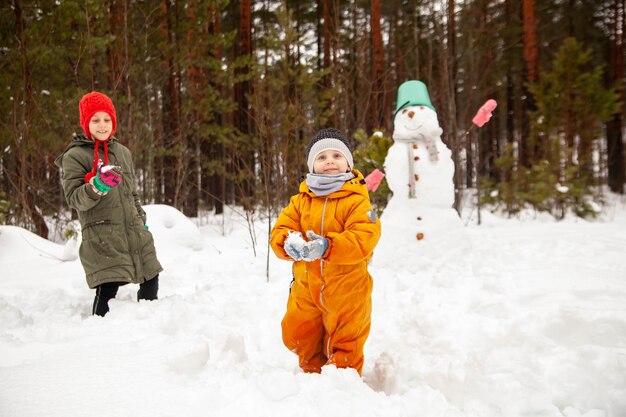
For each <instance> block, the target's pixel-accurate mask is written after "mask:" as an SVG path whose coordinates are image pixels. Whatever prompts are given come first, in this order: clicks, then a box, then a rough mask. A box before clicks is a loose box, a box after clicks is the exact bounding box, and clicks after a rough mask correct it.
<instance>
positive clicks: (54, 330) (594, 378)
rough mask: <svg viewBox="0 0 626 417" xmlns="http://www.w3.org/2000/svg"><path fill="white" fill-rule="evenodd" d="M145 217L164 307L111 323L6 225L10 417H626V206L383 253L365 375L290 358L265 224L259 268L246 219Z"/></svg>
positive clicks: (2, 405) (2, 374)
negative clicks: (305, 369) (314, 367)
mask: <svg viewBox="0 0 626 417" xmlns="http://www.w3.org/2000/svg"><path fill="white" fill-rule="evenodd" d="M146 211H147V212H148V219H149V225H150V230H151V231H152V232H153V233H154V235H155V239H156V243H157V250H158V255H159V258H160V260H161V262H162V264H163V265H164V267H165V271H164V272H163V273H162V274H161V280H160V283H161V289H160V294H159V295H160V299H159V300H158V301H155V302H141V303H137V302H135V301H134V299H135V294H136V291H137V286H133V285H129V286H125V287H122V288H120V291H119V293H118V297H117V299H116V300H114V301H112V302H111V312H110V313H109V314H108V315H107V316H106V317H105V318H100V317H93V316H91V315H90V312H91V303H92V300H93V291H92V290H89V289H88V287H87V285H86V283H85V280H84V276H83V271H82V267H81V265H80V262H79V261H78V260H77V259H75V254H76V248H75V247H72V246H71V245H69V246H63V245H58V244H55V243H52V242H49V241H45V240H43V239H40V238H38V237H37V236H35V235H33V234H31V233H29V232H26V231H25V230H23V229H19V228H16V227H11V226H0V416H3V417H28V416H37V417H39V416H46V417H71V416H77V417H78V416H80V417H85V416H89V417H98V416H106V417H110V416H129V417H131V416H132V417H141V416H151V417H156V416H184V417H193V416H203V417H204V416H273V417H276V416H359V417H364V416H393V417H398V416H424V417H428V416H433V417H434V416H441V417H457V416H489V417H491V416H493V417H496V416H498V417H501V416H506V417H513V416H555V417H556V416H565V417H579V416H585V417H623V416H626V203H625V202H624V200H623V199H622V200H621V201H619V200H617V202H616V203H615V204H614V205H613V206H612V207H610V208H609V212H608V213H607V214H606V215H605V217H604V219H602V220H598V221H593V222H586V221H582V220H579V219H578V220H577V219H574V218H569V219H567V220H565V221H563V222H559V223H556V222H553V221H546V219H526V220H523V221H522V220H504V219H501V218H498V217H495V216H492V215H488V214H486V213H484V212H483V223H484V224H483V225H482V226H477V225H474V224H473V222H469V225H467V226H466V227H465V228H463V230H462V231H461V232H460V233H458V234H456V235H455V236H454V239H448V240H442V241H441V242H438V244H437V245H433V244H432V242H431V243H430V245H431V246H430V247H429V249H428V250H424V251H423V250H422V249H424V248H427V246H426V245H428V244H429V243H428V241H427V240H424V241H422V242H419V243H418V242H417V241H416V243H415V245H403V246H402V247H397V248H389V247H387V248H379V250H377V252H376V254H375V257H374V260H373V262H372V264H371V266H370V272H371V274H372V276H373V277H374V282H375V287H374V295H373V301H374V310H373V315H372V331H371V334H370V338H369V340H368V343H367V344H366V346H365V348H366V350H365V355H366V363H365V367H364V370H363V377H362V378H360V377H359V376H358V374H357V373H356V372H354V371H352V370H337V369H335V368H331V367H328V368H325V369H324V371H323V372H322V374H321V375H310V374H304V373H302V372H301V371H299V369H298V366H297V358H296V356H295V355H294V354H292V353H291V352H289V351H288V350H287V349H286V348H284V347H283V345H282V341H281V334H280V320H281V318H282V315H283V313H284V309H285V305H286V301H287V294H288V288H289V283H290V281H291V272H290V264H289V263H288V262H284V261H279V260H277V259H276V258H275V257H274V255H273V254H271V255H270V265H269V270H270V278H269V282H267V281H266V274H265V270H266V254H267V252H266V251H267V247H266V243H265V242H266V240H267V224H266V223H265V224H264V223H263V222H262V221H259V222H257V223H256V224H255V230H256V237H257V239H258V242H260V243H259V244H258V245H257V247H256V252H257V254H256V257H255V256H254V251H253V247H252V245H251V239H250V233H249V231H248V228H247V226H246V223H245V221H244V220H243V219H241V218H240V217H238V216H237V215H236V214H235V213H230V214H229V215H228V216H226V217H225V218H216V217H214V216H213V217H210V218H208V219H207V218H205V219H203V220H204V221H196V222H195V223H194V222H192V221H190V220H188V219H186V218H184V217H183V216H182V215H181V214H180V213H178V212H177V211H175V210H174V209H172V208H170V207H166V206H147V207H146ZM391 221H393V220H391ZM198 223H202V225H201V226H200V227H197V226H196V224H198ZM384 230H385V224H383V233H384ZM420 245H422V246H420Z"/></svg>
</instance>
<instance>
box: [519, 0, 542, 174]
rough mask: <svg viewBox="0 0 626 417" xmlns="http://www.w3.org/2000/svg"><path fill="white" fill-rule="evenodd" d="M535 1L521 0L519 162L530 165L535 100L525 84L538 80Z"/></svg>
mask: <svg viewBox="0 0 626 417" xmlns="http://www.w3.org/2000/svg"><path fill="white" fill-rule="evenodd" d="M535 10H536V8H535V1H534V0H522V22H523V33H524V34H523V44H524V61H525V62H526V65H525V67H524V74H525V77H524V87H523V90H524V96H525V97H526V98H525V100H524V112H523V115H522V117H523V122H522V137H521V138H520V141H521V143H520V146H519V149H520V163H521V164H522V165H523V166H525V167H530V166H531V165H532V164H533V163H534V162H535V158H536V157H537V155H536V153H537V152H536V146H537V145H536V144H533V143H532V141H531V140H530V128H529V126H530V113H531V112H533V111H535V110H536V106H535V102H534V99H533V97H532V94H531V93H530V91H528V88H527V85H528V84H529V83H534V82H536V81H537V80H538V74H537V70H538V67H539V64H538V62H539V53H538V47H537V18H536V15H535Z"/></svg>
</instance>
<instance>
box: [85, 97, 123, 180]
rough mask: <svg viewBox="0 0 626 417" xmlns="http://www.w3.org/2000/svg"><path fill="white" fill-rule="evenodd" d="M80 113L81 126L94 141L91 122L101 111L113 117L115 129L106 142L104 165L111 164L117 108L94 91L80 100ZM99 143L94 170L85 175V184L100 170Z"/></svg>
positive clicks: (96, 148)
mask: <svg viewBox="0 0 626 417" xmlns="http://www.w3.org/2000/svg"><path fill="white" fill-rule="evenodd" d="M78 111H79V113H80V126H81V127H82V128H83V130H84V131H85V135H87V137H88V138H89V139H93V138H92V137H91V132H90V131H89V122H90V121H91V118H92V117H93V115H94V114H96V113H98V112H99V111H103V112H106V113H108V114H109V116H111V121H112V122H113V128H112V129H111V134H110V135H109V137H108V138H107V139H106V140H105V141H104V165H108V164H109V146H108V145H109V144H108V142H109V139H110V138H111V136H113V134H114V133H115V130H116V129H117V116H116V115H115V106H113V102H112V101H111V99H110V98H109V97H107V96H106V95H104V94H102V93H99V92H97V91H92V92H91V93H88V94H85V95H84V96H83V98H81V99H80V102H79V103H78ZM98 145H99V144H98V143H97V142H96V143H95V144H94V149H93V169H92V170H91V172H88V173H87V175H85V182H89V180H90V179H91V178H92V177H94V176H95V175H96V170H97V169H98V160H99V157H98Z"/></svg>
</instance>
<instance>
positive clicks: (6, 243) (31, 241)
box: [0, 226, 76, 263]
mask: <svg viewBox="0 0 626 417" xmlns="http://www.w3.org/2000/svg"><path fill="white" fill-rule="evenodd" d="M0 247H1V248H2V250H0V262H2V263H4V262H6V263H12V262H20V263H21V262H26V261H30V260H37V259H44V258H45V259H56V260H60V261H72V260H74V259H76V258H75V257H74V255H73V254H72V253H71V251H68V250H67V249H66V248H65V246H64V245H58V244H56V243H54V242H50V241H49V240H46V239H43V238H42V237H40V236H37V235H36V234H34V233H32V232H30V231H28V230H26V229H22V228H21V227H16V226H0Z"/></svg>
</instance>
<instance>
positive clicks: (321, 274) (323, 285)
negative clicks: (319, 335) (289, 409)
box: [320, 197, 330, 359]
mask: <svg viewBox="0 0 626 417" xmlns="http://www.w3.org/2000/svg"><path fill="white" fill-rule="evenodd" d="M327 202H328V197H326V199H325V200H324V207H323V208H322V226H321V228H320V236H322V237H323V236H324V218H325V217H326V203H327ZM320 278H321V280H322V288H321V289H320V304H321V306H322V307H323V308H324V310H325V311H326V316H327V317H328V316H329V315H330V310H329V309H328V307H327V306H326V304H325V303H324V296H323V293H324V288H326V281H325V280H324V260H323V259H322V258H320ZM326 357H327V358H329V359H330V335H328V341H327V342H326Z"/></svg>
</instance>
